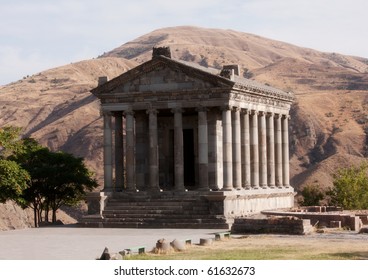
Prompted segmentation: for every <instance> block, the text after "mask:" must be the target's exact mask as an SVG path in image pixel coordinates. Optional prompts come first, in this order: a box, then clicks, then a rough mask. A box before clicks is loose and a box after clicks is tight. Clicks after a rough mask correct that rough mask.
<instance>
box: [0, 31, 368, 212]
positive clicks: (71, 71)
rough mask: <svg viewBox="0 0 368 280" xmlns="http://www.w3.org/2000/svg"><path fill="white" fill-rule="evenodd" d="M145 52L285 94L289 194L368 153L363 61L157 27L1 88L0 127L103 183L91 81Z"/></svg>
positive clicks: (366, 65)
mask: <svg viewBox="0 0 368 280" xmlns="http://www.w3.org/2000/svg"><path fill="white" fill-rule="evenodd" d="M153 46H170V48H171V52H172V56H173V57H174V58H178V59H183V60H187V61H193V62H197V63H199V64H201V65H204V66H211V67H215V68H221V66H222V65H223V64H234V63H235V64H239V65H240V66H241V69H242V73H243V75H244V76H245V77H248V78H251V79H255V80H258V81H261V82H264V83H267V84H270V85H272V86H275V87H278V88H281V89H284V90H288V91H290V90H291V91H293V92H294V93H295V94H296V103H295V104H294V106H293V108H292V112H291V115H292V120H291V133H290V135H291V139H290V142H291V178H292V183H293V185H294V186H295V187H296V188H300V187H302V186H303V185H305V184H308V183H319V184H320V185H321V186H323V187H327V186H329V185H331V181H332V177H331V174H332V173H333V172H334V171H335V170H336V169H337V168H338V167H341V166H344V165H347V164H352V163H357V162H359V161H360V160H362V158H363V157H365V155H366V153H367V152H368V151H367V145H366V143H367V135H366V132H367V131H368V129H367V126H366V124H367V122H368V114H366V113H365V112H366V109H367V106H368V99H367V97H368V75H367V73H368V59H366V58H359V57H352V56H345V55H341V54H336V53H323V52H319V51H316V50H312V49H306V48H302V47H297V46H294V45H291V44H287V43H284V42H279V41H275V40H270V39H266V38H262V37H259V36H256V35H252V34H247V33H242V32H237V31H233V30H220V29H205V28H198V27H188V26H184V27H172V28H164V29H160V30H156V31H153V32H151V33H149V34H146V35H144V36H142V37H139V38H137V39H136V40H134V41H131V42H128V43H126V44H124V45H122V46H120V47H118V48H116V49H114V50H112V51H110V52H107V53H105V54H103V55H102V56H101V57H100V58H98V59H93V60H88V61H83V62H78V63H73V64H70V65H66V66H63V67H59V68H55V69H51V70H47V71H44V72H42V73H38V74H35V75H32V76H30V77H25V78H24V79H23V80H20V81H17V82H14V83H11V84H9V85H6V86H2V87H0V104H1V105H0V126H4V125H15V126H21V127H23V133H24V135H27V136H32V137H34V138H36V139H38V140H39V141H40V142H41V143H42V144H44V145H47V146H49V147H50V148H51V149H62V150H64V151H67V152H71V153H73V154H75V155H77V156H82V157H84V158H85V159H86V162H87V164H88V166H89V167H90V168H91V169H92V170H94V171H95V172H96V174H97V177H98V179H99V180H100V181H101V180H102V129H101V128H102V122H101V118H100V115H99V104H98V102H97V101H96V100H95V98H94V97H93V96H92V95H91V94H90V93H89V90H90V89H92V88H94V87H95V86H96V85H97V78H98V77H99V76H108V77H109V78H110V79H111V78H113V77H115V76H117V75H119V74H121V73H122V72H124V71H126V70H128V69H130V68H132V67H134V66H136V65H138V64H139V63H141V62H144V61H146V60H149V59H150V58H151V51H152V47H153ZM0 207H2V206H0ZM1 211H4V210H1V208H0V212H1Z"/></svg>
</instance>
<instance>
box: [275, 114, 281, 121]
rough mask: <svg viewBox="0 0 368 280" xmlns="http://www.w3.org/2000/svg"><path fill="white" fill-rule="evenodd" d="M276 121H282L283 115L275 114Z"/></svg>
mask: <svg viewBox="0 0 368 280" xmlns="http://www.w3.org/2000/svg"><path fill="white" fill-rule="evenodd" d="M273 117H274V119H276V120H277V119H281V118H282V114H274V115H273Z"/></svg>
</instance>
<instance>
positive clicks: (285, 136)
mask: <svg viewBox="0 0 368 280" xmlns="http://www.w3.org/2000/svg"><path fill="white" fill-rule="evenodd" d="M282 179H283V180H282V181H283V185H284V187H286V188H288V187H290V182H289V116H288V115H286V116H283V118H282Z"/></svg>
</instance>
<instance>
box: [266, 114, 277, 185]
mask: <svg viewBox="0 0 368 280" xmlns="http://www.w3.org/2000/svg"><path fill="white" fill-rule="evenodd" d="M267 171H268V173H267V175H268V186H269V187H270V188H274V187H275V131H274V118H273V113H269V114H268V115H267Z"/></svg>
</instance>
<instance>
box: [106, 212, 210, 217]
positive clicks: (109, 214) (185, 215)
mask: <svg viewBox="0 0 368 280" xmlns="http://www.w3.org/2000/svg"><path fill="white" fill-rule="evenodd" d="M103 216H104V218H133V217H134V218H140V217H156V218H161V217H166V218H171V219H180V218H189V219H208V218H214V219H217V217H216V216H213V215H209V214H192V213H172V214H168V213H158V212H157V213H143V214H142V213H119V212H104V215H103Z"/></svg>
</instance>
